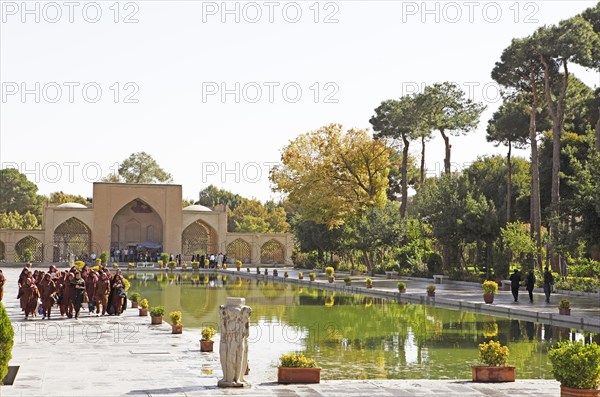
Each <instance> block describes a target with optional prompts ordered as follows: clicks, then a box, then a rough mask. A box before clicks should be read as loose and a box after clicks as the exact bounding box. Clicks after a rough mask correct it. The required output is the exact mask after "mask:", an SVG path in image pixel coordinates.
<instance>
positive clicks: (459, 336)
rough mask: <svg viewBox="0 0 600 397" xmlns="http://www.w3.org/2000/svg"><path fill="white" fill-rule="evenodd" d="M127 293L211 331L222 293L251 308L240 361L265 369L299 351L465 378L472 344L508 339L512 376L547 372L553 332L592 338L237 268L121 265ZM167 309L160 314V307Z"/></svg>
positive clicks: (406, 375)
mask: <svg viewBox="0 0 600 397" xmlns="http://www.w3.org/2000/svg"><path fill="white" fill-rule="evenodd" d="M126 276H127V278H128V279H129V281H130V282H131V288H130V290H129V292H130V293H131V292H134V291H135V292H139V293H140V294H141V295H142V297H145V298H147V299H148V300H149V301H150V306H157V305H164V306H165V307H166V309H167V313H169V312H171V311H176V310H180V311H181V312H182V314H183V323H184V327H185V329H187V330H194V331H195V330H197V331H198V335H199V334H200V330H201V328H202V327H204V326H208V325H211V326H214V327H215V328H217V330H218V323H219V318H218V308H219V305H221V304H224V303H225V301H226V298H227V297H228V296H240V297H245V298H246V304H247V305H249V306H251V307H252V317H251V331H250V338H249V342H250V367H251V369H252V370H253V371H272V368H273V367H275V366H276V365H277V360H278V358H279V356H280V355H281V353H284V352H289V351H304V352H305V354H306V355H307V356H310V357H313V358H315V359H316V360H317V363H318V364H319V366H320V367H322V368H323V370H322V375H321V377H322V378H323V379H469V378H470V377H471V365H476V364H477V354H478V353H477V346H478V344H480V343H482V342H485V341H487V340H490V339H493V340H499V341H501V342H502V344H506V345H508V347H509V348H510V357H509V365H514V366H516V367H517V378H538V379H540V378H542V379H546V378H548V379H550V378H552V372H551V369H552V368H551V365H550V363H549V361H548V358H547V352H548V349H549V348H550V347H551V346H552V345H553V344H554V343H555V342H557V341H559V340H565V339H585V340H592V339H593V340H594V341H599V339H600V338H599V335H598V334H590V333H582V332H578V331H576V330H570V329H565V328H559V327H556V326H549V325H544V324H538V323H533V322H529V321H521V320H511V319H506V318H502V317H494V316H489V315H483V314H475V313H471V312H465V311H455V310H448V309H441V308H435V307H430V306H424V305H417V304H398V303H396V302H393V301H386V300H383V299H377V298H369V297H364V296H361V295H350V294H340V293H334V292H332V291H326V290H320V289H311V288H307V287H300V286H297V285H287V284H284V283H273V282H265V281H259V280H254V279H248V278H244V277H237V276H226V277H223V276H221V275H202V274H200V275H199V274H194V273H191V272H187V273H175V274H172V273H169V274H167V273H129V274H127V275H126ZM167 317H168V315H167Z"/></svg>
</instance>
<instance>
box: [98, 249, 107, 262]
mask: <svg viewBox="0 0 600 397" xmlns="http://www.w3.org/2000/svg"><path fill="white" fill-rule="evenodd" d="M109 256H110V254H109V253H108V251H102V252H101V253H100V257H99V258H98V259H100V262H101V263H108V259H109Z"/></svg>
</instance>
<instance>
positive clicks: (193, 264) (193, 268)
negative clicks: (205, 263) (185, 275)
mask: <svg viewBox="0 0 600 397" xmlns="http://www.w3.org/2000/svg"><path fill="white" fill-rule="evenodd" d="M198 269H200V262H198V261H194V262H192V270H198Z"/></svg>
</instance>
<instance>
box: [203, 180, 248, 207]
mask: <svg viewBox="0 0 600 397" xmlns="http://www.w3.org/2000/svg"><path fill="white" fill-rule="evenodd" d="M243 200H244V198H243V197H242V196H240V195H239V194H235V193H232V192H230V191H227V190H223V189H219V188H218V187H216V186H214V185H208V186H207V187H205V188H204V189H202V190H201V191H200V194H199V198H198V204H200V205H204V206H207V207H216V206H217V205H219V204H223V205H226V206H227V207H228V208H229V209H230V210H235V209H236V208H237V206H238V205H240V204H241V203H242V201H243Z"/></svg>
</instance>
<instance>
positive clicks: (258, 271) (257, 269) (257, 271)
mask: <svg viewBox="0 0 600 397" xmlns="http://www.w3.org/2000/svg"><path fill="white" fill-rule="evenodd" d="M256 274H260V267H258V266H256Z"/></svg>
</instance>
